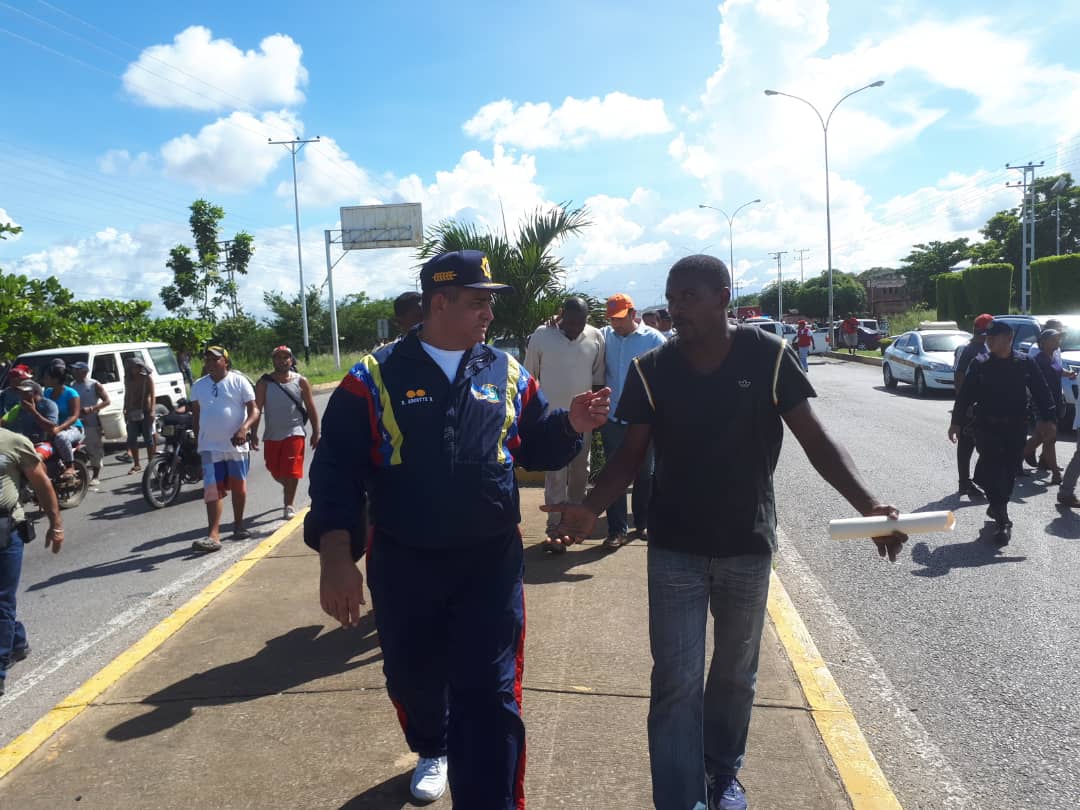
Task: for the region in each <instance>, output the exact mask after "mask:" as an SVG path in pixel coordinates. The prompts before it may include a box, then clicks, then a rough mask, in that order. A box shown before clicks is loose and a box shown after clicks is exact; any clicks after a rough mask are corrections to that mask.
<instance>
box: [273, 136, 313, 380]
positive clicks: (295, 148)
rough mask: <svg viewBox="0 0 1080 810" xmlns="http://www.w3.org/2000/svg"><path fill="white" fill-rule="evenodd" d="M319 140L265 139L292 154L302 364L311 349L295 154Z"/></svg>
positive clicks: (308, 357)
mask: <svg viewBox="0 0 1080 810" xmlns="http://www.w3.org/2000/svg"><path fill="white" fill-rule="evenodd" d="M318 140H319V136H318V135H316V136H315V137H314V138H307V139H304V138H293V139H292V140H289V141H275V140H272V139H270V138H267V139H266V142H267V143H272V144H280V145H281V146H284V147H285V148H286V149H288V150H289V152H290V153H291V154H292V194H293V210H294V211H295V212H296V263H297V265H298V266H299V268H300V319H301V320H302V321H303V324H304V362H305V363H308V362H310V361H311V349H310V348H309V341H308V320H307V290H305V289H304V254H303V253H302V252H301V250H300V197H299V195H298V194H297V193H296V153H297V152H299V151H300V150H301V149H303V148H304V144H306V143H315V142H316V141H318Z"/></svg>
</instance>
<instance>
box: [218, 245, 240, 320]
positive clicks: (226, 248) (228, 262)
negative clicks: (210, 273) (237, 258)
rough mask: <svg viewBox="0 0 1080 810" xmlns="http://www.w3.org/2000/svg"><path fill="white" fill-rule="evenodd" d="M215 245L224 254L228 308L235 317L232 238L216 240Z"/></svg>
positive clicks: (236, 313)
mask: <svg viewBox="0 0 1080 810" xmlns="http://www.w3.org/2000/svg"><path fill="white" fill-rule="evenodd" d="M217 246H218V247H219V248H220V249H221V251H222V252H223V253H224V254H225V270H226V271H227V272H228V274H229V309H230V310H232V317H233V318H236V316H237V315H239V314H240V313H239V312H238V311H237V305H236V274H235V273H234V272H233V266H232V256H231V254H232V246H233V243H232V240H231V239H226V240H225V241H223V242H218V243H217ZM218 265H219V266H220V265H221V260H220V259H219V260H218Z"/></svg>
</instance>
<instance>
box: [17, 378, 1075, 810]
mask: <svg viewBox="0 0 1080 810" xmlns="http://www.w3.org/2000/svg"><path fill="white" fill-rule="evenodd" d="M810 362H811V372H810V377H811V380H812V382H813V383H814V385H815V387H816V388H817V391H818V394H819V396H818V398H817V399H816V400H815V401H814V407H815V410H816V412H817V413H818V414H819V416H820V417H821V418H822V420H823V422H824V423H825V424H826V426H827V428H828V429H829V430H830V431H831V432H832V433H833V434H834V435H835V436H836V437H837V438H839V439H840V440H841V442H842V443H843V444H844V445H845V446H846V447H847V448H848V449H849V451H850V453H851V455H852V456H853V458H854V459H855V462H856V464H857V466H858V467H859V469H860V471H861V473H862V475H863V477H864V478H865V479H866V481H867V482H868V484H869V485H870V487H871V489H872V490H873V491H874V492H876V493H878V495H879V496H880V497H881V498H882V499H884V500H887V501H889V502H892V503H894V504H896V505H897V506H899V507H900V508H901V509H902V510H903V511H920V510H929V509H955V510H957V516H958V525H957V528H956V531H955V532H953V533H951V534H938V535H926V536H923V537H916V538H913V539H912V540H911V542H910V543H909V544H908V549H907V551H906V552H905V554H904V556H903V558H902V559H901V561H900V562H898V563H897V564H895V565H890V564H888V563H886V562H883V561H881V560H880V559H879V558H878V557H877V555H876V553H875V551H874V549H873V547H872V545H871V544H870V543H869V541H846V542H833V541H829V540H828V539H827V535H826V525H827V522H828V521H829V520H830V519H832V518H835V517H845V516H852V515H853V514H854V513H853V512H852V510H851V509H850V507H848V505H847V504H846V503H844V502H843V500H842V499H841V498H840V496H839V495H837V494H836V493H835V492H834V491H833V490H832V489H830V488H829V487H828V485H826V484H825V483H824V482H822V481H821V480H820V479H819V478H818V476H817V475H816V473H815V472H814V470H813V468H812V467H811V466H810V464H809V462H808V461H807V460H806V457H805V456H804V455H803V453H802V450H801V448H799V446H798V444H797V442H795V441H794V440H793V439H792V438H791V437H790V434H789V435H788V437H787V441H786V443H785V447H784V451H783V454H782V457H781V460H780V465H779V468H778V470H777V474H776V488H777V495H778V513H779V523H780V528H781V538H780V540H781V552H780V555H779V559H778V568H779V573H780V575H781V577H782V578H783V580H784V583H785V585H786V586H787V589H788V591H789V592H790V593H791V595H792V598H793V599H794V600H795V603H796V606H797V607H798V609H799V611H800V612H801V614H802V616H803V618H804V620H805V621H806V624H807V626H808V627H809V629H810V631H811V633H812V635H813V637H814V639H815V640H816V642H817V645H818V647H819V649H820V651H821V653H822V655H823V656H824V657H825V660H826V661H827V662H828V664H829V667H830V669H831V670H832V673H833V675H834V676H835V677H836V679H837V681H838V682H839V684H840V686H841V688H842V689H843V691H844V693H845V695H846V696H847V698H848V700H849V702H850V703H851V704H852V707H853V709H854V711H855V714H856V717H857V718H858V720H859V722H860V724H861V726H862V728H863V731H864V733H865V734H866V736H867V738H868V739H869V741H870V745H871V748H872V749H873V750H874V751H875V753H876V754H877V756H878V759H879V761H880V762H881V764H882V767H883V768H884V770H885V773H886V775H887V776H888V778H889V780H890V782H891V783H892V785H893V787H894V789H895V790H896V792H897V794H898V796H899V798H900V800H901V803H902V805H903V806H904V807H905V808H908V810H916V809H918V808H972V809H973V810H975V809H981V808H989V807H1024V808H1027V807H1039V808H1051V809H1052V808H1060V810H1066V808H1068V809H1069V810H1072V808H1074V807H1076V805H1077V797H1078V796H1080V764H1078V763H1080V707H1078V705H1077V702H1076V700H1075V697H1076V695H1077V693H1078V689H1077V687H1076V686H1075V677H1076V673H1077V672H1080V619H1078V616H1080V612H1078V607H1080V604H1078V603H1080V596H1078V594H1080V582H1078V580H1080V565H1078V563H1080V515H1077V514H1072V513H1070V512H1068V511H1067V510H1061V509H1059V508H1057V507H1056V505H1055V503H1054V492H1055V491H1056V490H1053V489H1051V490H1050V491H1049V492H1048V491H1047V488H1046V486H1045V484H1043V483H1041V482H1040V479H1030V478H1029V479H1020V484H1019V487H1018V491H1017V497H1016V499H1015V500H1014V503H1013V504H1012V505H1011V506H1010V513H1011V515H1012V517H1013V520H1014V521H1015V524H1016V525H1015V528H1014V530H1013V536H1012V542H1011V544H1010V545H1009V546H1006V547H1004V548H998V547H997V546H995V545H994V544H993V543H992V542H991V539H990V535H989V533H988V531H987V526H988V525H989V524H988V523H987V521H986V519H985V517H984V514H983V506H982V505H978V504H971V503H970V502H969V501H968V500H967V499H964V500H963V501H960V500H959V499H957V498H956V497H955V488H956V471H955V454H954V450H953V447H952V445H950V444H949V443H948V440H947V439H946V437H945V431H946V426H947V424H948V412H949V409H950V407H951V400H950V398H949V397H947V396H943V395H935V396H931V397H929V398H927V399H917V398H916V397H915V396H914V394H913V392H912V391H911V388H910V387H908V386H901V387H900V388H899V389H898V390H897V391H886V390H885V389H884V388H883V387H882V386H881V377H880V374H881V372H880V369H878V368H876V367H872V366H863V365H857V364H853V363H845V362H843V361H836V360H825V359H823V358H812V359H811V361H810ZM319 400H320V405H321V404H322V403H323V402H325V395H323V396H321V397H319ZM1071 453H1072V437H1071V436H1069V437H1065V439H1063V440H1062V441H1061V442H1060V444H1059V451H1058V454H1059V459H1061V460H1062V461H1063V462H1064V461H1067V460H1068V458H1069V457H1070V456H1071ZM126 469H127V468H126V466H125V465H120V464H119V463H111V464H109V465H108V466H107V468H106V472H105V474H104V478H105V485H104V487H103V490H102V492H101V493H100V494H91V495H90V496H89V498H88V500H87V501H86V502H84V503H83V505H82V506H80V507H79V508H77V509H75V510H73V511H70V512H67V513H65V521H66V526H67V534H68V538H69V539H68V543H67V545H66V546H65V549H64V551H63V553H62V554H61V555H59V556H55V557H54V556H53V555H52V554H46V553H45V551H44V548H43V546H42V544H41V543H40V542H39V543H35V544H34V545H32V546H30V547H29V549H28V550H27V555H26V559H25V563H24V570H23V578H22V586H21V593H20V605H19V613H20V616H21V618H22V619H23V620H24V621H25V622H26V624H27V627H28V630H29V633H30V638H31V644H32V645H33V648H34V652H33V655H32V656H31V657H30V658H29V659H28V660H27V661H26V662H23V663H21V664H19V665H17V667H16V668H15V669H14V670H13V672H12V674H11V676H10V678H9V683H8V694H7V696H6V697H5V698H2V699H0V744H2V743H5V742H7V741H9V740H10V739H12V738H13V737H14V736H16V735H17V734H18V733H20V732H21V731H23V730H25V729H26V728H27V727H28V726H29V725H30V724H31V723H33V722H34V721H35V720H36V719H37V718H38V717H40V716H41V715H42V714H44V713H45V712H46V711H47V710H48V709H49V708H50V707H51V706H53V705H54V704H55V703H56V702H57V701H58V700H59V699H61V698H63V697H64V696H65V695H67V694H69V693H70V692H71V691H72V690H73V689H74V688H76V687H77V686H78V685H79V684H81V683H82V682H83V681H85V680H86V679H87V678H88V677H89V676H91V675H92V674H94V673H95V672H96V671H97V670H98V669H99V668H100V667H101V666H103V665H104V664H106V663H107V662H109V661H110V660H112V659H113V658H114V657H115V656H116V655H117V654H119V653H120V652H122V651H123V650H124V649H126V648H127V647H128V646H129V645H130V644H131V643H133V642H134V641H135V640H137V639H138V638H139V637H140V636H142V635H143V634H144V633H145V632H146V631H147V630H148V629H149V628H151V627H152V626H154V625H155V624H156V623H157V622H159V621H160V620H161V619H162V618H163V617H165V616H166V615H168V614H169V613H170V612H171V611H172V610H174V609H175V608H176V607H177V606H179V605H181V604H183V602H184V601H186V600H187V599H188V598H189V597H190V596H192V595H193V594H194V593H196V592H197V591H198V590H199V589H200V588H202V587H203V586H204V585H206V584H207V583H208V582H209V581H211V580H212V579H213V577H214V576H216V575H217V574H218V573H220V571H221V570H222V569H224V568H225V567H227V566H228V565H229V564H230V563H231V562H232V561H234V560H235V559H236V558H238V557H239V556H241V555H242V554H243V553H244V552H246V551H247V550H248V549H250V548H251V547H252V546H253V545H254V544H255V543H257V542H259V540H260V539H261V538H262V537H265V536H267V535H268V534H270V533H271V532H272V531H273V530H274V529H275V528H276V527H277V526H279V525H280V523H281V519H280V516H281V512H280V495H279V491H278V490H277V488H276V486H275V485H274V483H273V482H272V481H271V480H270V479H269V477H268V476H267V474H266V472H265V469H264V468H263V466H262V460H261V458H256V459H255V460H254V463H253V465H252V470H253V474H252V478H251V481H250V487H249V489H250V496H249V499H250V500H249V509H248V514H249V515H250V516H251V517H252V518H253V520H254V526H255V529H256V537H255V538H254V539H252V540H250V541H246V542H242V543H228V542H227V543H226V548H225V549H224V550H223V551H221V552H218V553H217V554H214V555H210V556H209V557H197V556H195V555H193V554H191V553H190V551H189V546H190V543H191V541H192V540H194V539H195V538H197V537H199V536H201V535H202V533H203V531H204V527H205V513H204V508H203V505H202V501H201V494H200V490H199V489H198V488H196V487H191V488H189V489H188V490H187V491H185V493H184V494H183V495H182V496H181V502H180V503H178V504H176V505H174V506H172V507H169V508H167V509H164V510H150V509H149V508H148V507H147V506H146V505H145V503H144V502H143V500H142V497H141V494H140V492H139V488H138V482H137V481H135V480H133V479H130V478H127V477H126V476H125V475H124V473H125V471H126ZM301 491H302V493H303V492H305V491H306V487H302V490H301ZM304 500H305V498H304V497H303V496H302V497H301V499H300V503H303V502H304ZM226 512H227V513H228V509H226ZM312 598H315V594H314V593H313V594H312ZM750 756H753V751H751V752H750Z"/></svg>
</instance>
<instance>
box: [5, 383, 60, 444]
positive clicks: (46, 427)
mask: <svg viewBox="0 0 1080 810" xmlns="http://www.w3.org/2000/svg"><path fill="white" fill-rule="evenodd" d="M18 390H19V392H20V393H21V394H22V397H23V400H22V402H21V403H19V406H18V410H16V409H15V408H12V409H11V411H10V412H9V413H8V414H7V416H8V418H7V419H6V420H5V425H4V426H5V427H7V428H10V429H11V430H13V431H15V432H16V433H21V434H22V435H23V436H25V437H26V438H28V439H29V440H30V441H32V442H43V441H49V440H51V439H52V432H53V430H54V429H55V428H56V425H57V424H58V423H59V421H60V409H59V408H58V407H57V406H56V403H55V402H53V401H52V400H51V399H48V398H46V397H45V392H44V391H43V390H42V388H41V386H40V385H38V383H36V382H34V380H24V381H23V382H21V383H20V384H19V385H18Z"/></svg>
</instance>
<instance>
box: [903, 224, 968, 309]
mask: <svg viewBox="0 0 1080 810" xmlns="http://www.w3.org/2000/svg"><path fill="white" fill-rule="evenodd" d="M970 253H971V245H970V244H969V240H968V239H967V238H961V239H950V240H949V241H947V242H938V241H933V242H929V243H927V244H918V245H914V246H913V247H912V249H911V253H909V254H908V255H907V256H905V257H904V259H903V262H904V264H903V266H902V267H901V268H900V272H901V273H903V275H904V278H905V279H906V280H907V287H908V294H909V295H910V296H911V300H912V301H925V302H927V303H928V304H929V305H930V306H934V305H935V303H936V301H937V287H936V285H935V284H934V283H933V282H932V279H933V278H934V277H935V276H939V275H941V274H942V273H948V272H949V270H950V269H951V268H952V267H953V266H954V265H956V264H958V263H959V262H962V261H963V260H964V259H967V258H968V257H969V255H970Z"/></svg>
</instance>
